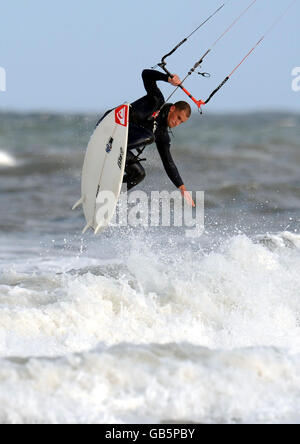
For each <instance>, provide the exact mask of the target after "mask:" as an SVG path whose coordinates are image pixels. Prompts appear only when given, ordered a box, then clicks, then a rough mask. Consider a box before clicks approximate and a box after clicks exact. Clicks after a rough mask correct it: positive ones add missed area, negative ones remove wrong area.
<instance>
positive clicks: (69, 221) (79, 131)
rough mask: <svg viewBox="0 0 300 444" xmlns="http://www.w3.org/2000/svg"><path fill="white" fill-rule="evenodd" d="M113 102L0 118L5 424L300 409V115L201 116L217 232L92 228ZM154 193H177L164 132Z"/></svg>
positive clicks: (191, 125) (213, 419) (200, 417)
mask: <svg viewBox="0 0 300 444" xmlns="http://www.w3.org/2000/svg"><path fill="white" fill-rule="evenodd" d="M97 118H98V116H96V115H91V114H90V115H59V114H46V113H43V114H41V113H40V114H17V113H7V114H5V113H2V114H1V116H0V178H1V180H0V209H1V217H0V423H108V424H109V423H168V422H172V423H181V422H183V423H185V422H189V423H288V422H292V423H299V422H300V416H299V411H300V231H299V230H300V179H299V165H300V116H299V115H297V114H290V113H276V114H270V113H261V114H247V115H246V114H245V115H209V114H208V115H204V116H202V117H200V116H198V115H195V116H193V118H192V119H191V120H190V121H189V122H188V123H187V124H186V125H184V126H182V127H180V128H178V129H176V130H174V132H173V133H174V135H173V136H172V145H173V148H172V152H173V155H174V158H175V160H176V163H177V165H178V168H179V170H180V172H181V173H182V176H183V178H184V180H185V183H186V185H187V187H188V188H189V189H190V190H194V191H196V190H199V191H205V231H204V233H203V235H202V236H201V237H199V238H193V239H188V238H187V237H186V236H185V228H184V227H182V228H178V227H170V228H167V227H151V228H145V227H123V228H122V227H111V228H109V229H108V230H106V231H105V232H104V233H103V234H101V235H99V236H97V237H95V236H94V235H93V234H92V233H91V232H88V233H87V234H85V235H82V234H81V230H82V228H83V227H84V225H85V223H84V219H83V215H82V211H81V210H80V209H79V210H76V211H75V212H72V211H71V207H72V205H73V204H74V203H75V202H76V201H77V200H78V198H79V197H80V173H81V166H82V162H83V158H84V153H85V148H86V145H87V143H88V140H89V137H90V134H91V132H92V130H93V127H94V125H95V123H96V122H97ZM145 153H146V155H145V157H147V163H146V164H145V168H146V171H147V177H146V180H145V181H144V183H143V184H141V185H140V187H139V189H141V190H144V191H146V192H147V193H150V192H151V190H169V191H172V190H173V189H174V188H173V185H172V184H171V182H170V181H169V179H168V177H167V176H166V174H165V172H164V170H163V166H162V164H161V161H160V159H159V156H158V154H157V152H156V149H155V146H153V147H148V148H147V150H146V151H145Z"/></svg>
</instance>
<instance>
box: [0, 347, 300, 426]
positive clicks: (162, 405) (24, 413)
mask: <svg viewBox="0 0 300 444" xmlns="http://www.w3.org/2000/svg"><path fill="white" fill-rule="evenodd" d="M0 364H1V365H0V378H1V390H0V422H1V423H159V422H169V421H175V422H183V423H184V422H188V421H189V422H190V421H192V422H197V423H208V422H218V423H232V422H237V423H239V422H244V423H245V422H251V423H260V422H264V423H265V422H270V423H274V422H282V421H286V422H290V421H291V420H293V421H297V420H298V421H299V416H298V417H297V416H295V415H294V413H295V412H299V408H300V392H299V385H300V356H299V355H298V356H292V355H286V354H285V353H283V352H282V351H280V350H276V349H274V348H265V349H264V348H257V349H243V350H235V351H224V350H223V351H211V350H209V349H207V348H203V347H195V346H192V345H190V344H179V345H178V344H168V345H166V346H158V345H148V346H133V345H126V344H120V345H118V346H116V347H113V348H109V349H104V348H103V347H98V348H97V349H95V350H94V351H90V352H88V353H84V354H79V355H73V356H69V357H65V358H60V359H56V360H54V359H50V360H49V359H47V360H46V359H30V360H28V361H23V362H22V361H20V360H19V361H17V360H3V359H2V360H0Z"/></svg>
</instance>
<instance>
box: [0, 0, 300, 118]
mask: <svg viewBox="0 0 300 444" xmlns="http://www.w3.org/2000/svg"><path fill="white" fill-rule="evenodd" d="M249 3H250V0H229V2H228V4H227V5H226V7H225V8H223V10H222V11H221V12H220V13H219V14H218V15H217V16H216V17H215V18H214V19H212V20H211V22H210V23H209V24H208V25H206V26H205V27H204V28H202V29H201V30H200V31H199V32H198V33H196V34H195V35H193V36H192V37H191V39H190V40H189V41H188V43H187V44H185V45H184V46H182V47H181V48H180V49H179V50H178V51H177V52H176V54H174V56H172V57H171V58H169V59H168V67H169V69H170V70H171V71H173V72H176V73H177V74H178V75H179V76H181V77H183V76H184V75H185V74H186V72H187V71H188V70H189V68H191V67H192V66H193V64H194V63H195V62H196V61H197V59H198V58H200V56H201V55H202V54H203V53H204V52H205V50H206V49H208V48H209V47H210V46H211V44H212V43H213V41H214V40H215V39H216V38H217V37H218V35H219V34H220V33H221V32H222V31H223V30H224V29H225V28H226V27H227V26H228V25H229V24H230V23H231V22H232V20H233V19H234V18H235V17H236V16H237V15H238V14H239V13H240V12H241V10H242V9H243V8H245V7H246V6H247V5H248V4H249ZM221 4H222V0H209V1H208V0H207V1H200V0H198V1H196V0H185V1H184V2H182V0H180V1H179V0H151V1H150V2H142V1H140V0H129V1H128V2H124V1H121V0H115V1H108V2H104V1H101V0H100V1H99V0H85V1H78V0H72V1H71V0H52V1H51V2H41V1H40V0H26V1H20V0H10V1H9V2H8V1H6V2H5V3H4V4H3V3H2V5H1V14H0V37H1V38H0V67H3V68H5V70H6V75H7V91H6V92H0V110H47V111H74V112H76V111H84V112H87V111H88V112H89V111H92V112H94V111H96V112H98V111H101V110H103V109H105V108H108V107H112V106H116V105H117V104H119V103H122V102H124V101H126V100H127V101H133V100H135V99H136V98H138V97H139V96H141V95H143V93H144V90H143V85H142V81H141V76H140V74H141V71H142V70H143V69H144V68H150V67H151V66H153V65H155V64H156V63H157V62H159V60H160V59H161V57H162V56H163V55H164V54H165V53H166V52H168V51H169V50H171V49H172V48H173V47H174V46H175V45H176V44H177V43H178V42H179V41H181V40H182V39H183V37H185V36H186V35H187V34H189V33H190V32H191V31H192V30H193V29H194V28H195V27H196V26H198V25H199V24H200V23H201V22H202V21H203V20H204V19H205V18H206V17H207V16H208V15H209V14H210V13H211V12H213V11H214V10H215V9H216V8H217V7H218V6H220V5H221ZM288 4H289V0H285V1H284V2H281V1H279V0H257V3H256V4H255V6H254V7H253V8H251V10H250V11H249V13H248V14H247V16H245V17H244V18H243V19H242V20H241V22H239V24H238V25H237V26H236V27H235V28H234V30H233V31H232V32H230V33H229V34H227V35H226V37H225V38H224V39H223V40H222V41H221V42H220V43H219V44H218V45H217V46H216V47H215V49H214V51H213V52H212V53H211V54H210V55H209V56H208V57H207V59H206V62H205V63H204V65H203V69H204V70H205V71H208V72H210V73H211V74H212V77H211V78H210V79H207V80H205V79H202V78H201V77H200V76H198V75H194V76H193V77H192V78H190V79H189V80H188V81H187V83H186V87H187V88H188V89H189V90H191V92H192V93H193V94H194V95H195V96H196V97H197V98H198V99H200V98H202V99H205V98H207V96H208V95H209V93H210V92H211V91H212V90H213V89H215V87H216V86H217V85H218V84H219V83H220V82H221V81H222V80H223V79H224V78H225V77H226V75H227V74H229V73H230V72H231V71H232V69H233V68H234V67H235V66H236V65H237V64H238V63H239V62H240V60H241V59H242V58H243V57H244V55H245V54H246V53H247V52H248V51H249V50H250V49H251V47H252V46H253V45H254V44H255V43H256V41H257V40H258V39H259V38H260V37H261V35H262V34H263V33H264V32H265V31H266V29H268V27H269V26H270V24H271V23H272V22H273V21H274V19H275V18H276V17H277V16H278V15H279V14H281V13H282V12H283V10H284V9H285V8H286V7H287V5H288ZM299 17H300V0H299V1H297V2H296V4H295V5H294V6H293V9H292V10H290V12H289V14H288V15H287V16H285V18H284V19H283V21H282V22H280V24H279V25H278V26H277V27H276V29H274V31H273V32H272V33H271V34H270V35H269V36H268V37H267V39H266V40H265V41H264V43H263V44H262V45H261V46H260V47H259V48H258V49H257V50H256V52H255V53H254V54H252V55H251V56H250V58H249V59H248V60H247V62H245V64H243V65H242V67H241V69H240V70H238V71H237V72H236V74H235V75H234V76H233V77H232V78H231V80H230V81H229V82H228V83H227V85H226V86H225V87H224V88H223V89H222V91H221V92H220V93H219V94H218V95H217V96H215V98H214V99H213V100H212V102H211V103H210V104H209V105H207V107H209V111H210V112H220V111H255V110H293V111H300V92H297V93H296V92H294V91H293V90H292V87H291V85H292V80H293V77H292V70H293V69H294V68H295V67H297V66H299V67H300V38H299ZM160 86H161V88H162V91H163V92H164V94H165V95H166V96H167V95H168V94H169V93H170V92H171V91H172V87H171V86H169V85H167V84H164V83H160ZM174 98H175V100H180V99H182V100H183V99H184V100H185V98H186V96H184V95H183V93H182V92H181V91H179V92H177V93H176V96H175V97H174Z"/></svg>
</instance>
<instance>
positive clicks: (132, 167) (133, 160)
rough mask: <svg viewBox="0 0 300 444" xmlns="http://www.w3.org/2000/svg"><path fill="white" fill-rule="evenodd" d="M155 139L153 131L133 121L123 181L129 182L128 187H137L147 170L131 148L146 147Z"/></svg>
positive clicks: (130, 127) (130, 128)
mask: <svg viewBox="0 0 300 444" xmlns="http://www.w3.org/2000/svg"><path fill="white" fill-rule="evenodd" d="M154 141H155V138H154V135H153V133H152V132H151V131H150V130H148V129H146V128H143V127H142V126H138V125H135V124H133V123H130V124H129V133H128V146H127V157H126V166H125V171H126V174H125V175H124V179H123V182H124V183H127V189H128V190H130V189H131V188H133V187H135V186H136V185H138V184H139V183H141V182H142V180H144V179H145V176H146V172H145V170H144V168H143V166H142V164H141V162H139V161H138V160H137V156H135V155H134V154H133V153H132V152H131V150H134V149H137V148H141V147H144V146H145V145H150V144H151V143H153V142H154Z"/></svg>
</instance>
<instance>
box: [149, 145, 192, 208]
mask: <svg viewBox="0 0 300 444" xmlns="http://www.w3.org/2000/svg"><path fill="white" fill-rule="evenodd" d="M156 146H157V149H158V152H159V155H160V157H161V160H162V163H163V166H164V168H165V171H166V173H167V175H168V177H169V179H170V180H171V181H172V182H173V184H174V185H175V187H176V188H179V189H180V191H181V194H182V196H183V197H184V198H185V200H186V201H187V202H188V204H189V205H191V206H192V207H195V203H194V201H193V199H192V197H191V195H190V193H189V192H188V191H187V189H186V187H185V185H184V183H183V180H182V178H181V176H180V174H179V172H178V169H177V167H176V165H175V162H174V160H173V158H172V155H171V152H170V142H169V141H167V140H157V141H156Z"/></svg>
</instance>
